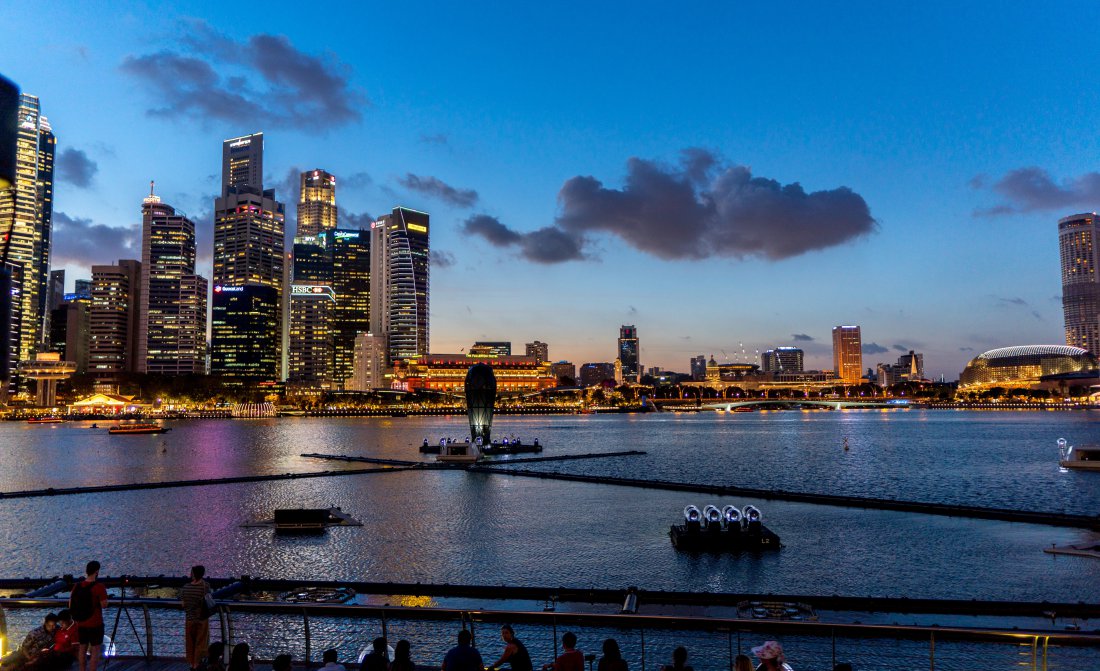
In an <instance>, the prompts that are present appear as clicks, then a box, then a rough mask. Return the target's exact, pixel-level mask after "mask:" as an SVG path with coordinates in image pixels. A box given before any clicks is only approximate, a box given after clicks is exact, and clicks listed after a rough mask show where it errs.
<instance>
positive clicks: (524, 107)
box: [0, 1, 1100, 380]
mask: <svg viewBox="0 0 1100 671" xmlns="http://www.w3.org/2000/svg"><path fill="white" fill-rule="evenodd" d="M343 4H344V3H335V2H334V3H306V2H296V3H274V2H269V3H249V2H236V3H223V2H170V3H155V2H154V3H148V5H147V6H141V7H138V6H132V7H127V3H119V2H110V3H108V2H81V3H64V2H50V3H3V5H2V6H0V31H2V32H3V44H4V45H5V46H6V47H7V48H5V49H4V50H3V53H4V56H3V58H2V59H0V73H2V74H4V75H5V76H7V77H9V78H11V79H12V80H14V81H15V82H16V83H17V84H19V86H20V87H21V88H22V89H23V91H24V92H27V93H32V94H35V95H38V96H40V97H41V100H42V109H43V112H44V114H45V115H46V116H47V117H49V119H50V122H51V124H52V126H53V129H54V132H55V133H56V135H57V137H58V169H59V173H60V179H59V181H58V184H57V185H56V187H55V211H54V239H55V253H54V264H53V267H54V268H55V269H56V268H62V267H64V268H65V269H66V271H67V274H68V282H69V286H70V287H71V286H72V282H73V280H74V279H76V278H78V277H87V276H88V275H89V272H88V267H89V266H90V265H91V264H92V263H110V262H114V261H115V260H116V259H118V258H140V249H139V247H140V244H138V243H139V241H140V222H141V199H142V198H143V197H144V196H145V195H146V194H147V193H148V184H149V180H151V179H155V180H156V182H157V192H158V195H160V196H161V197H162V198H164V200H165V201H166V202H168V203H169V204H171V205H173V206H175V207H177V208H178V209H182V210H184V211H185V212H187V213H188V214H189V215H191V216H192V218H194V219H195V220H196V222H197V223H198V225H199V229H200V233H199V246H200V263H201V267H200V272H202V273H203V274H205V275H207V276H209V266H210V253H211V249H210V247H211V226H212V224H211V211H212V209H213V198H214V195H215V194H216V192H217V190H218V185H219V180H220V175H219V171H220V161H221V141H222V140H223V139H225V138H228V137H233V136H237V135H243V134H247V133H251V132H255V131H263V132H264V133H265V137H266V153H265V172H266V175H265V186H266V187H268V188H275V189H276V195H277V197H278V198H279V199H280V200H282V201H284V202H286V203H287V214H288V217H287V218H288V227H289V226H290V225H292V222H293V218H294V217H293V214H294V202H296V199H297V172H298V171H300V170H304V169H312V168H323V169H326V170H328V171H330V172H332V173H333V174H335V175H336V176H337V180H338V181H337V201H338V205H339V206H340V210H341V212H340V214H341V217H342V219H343V225H346V226H350V227H358V226H359V225H360V224H363V223H364V222H369V221H370V219H371V217H373V216H378V215H380V214H383V213H385V212H387V211H388V210H389V209H391V208H392V207H393V206H395V205H404V206H408V207H412V208H415V209H421V210H426V211H428V212H430V213H431V215H432V247H433V257H434V259H433V260H434V263H433V266H432V285H431V291H432V295H431V305H432V314H431V349H432V350H433V351H436V352H448V351H458V350H459V349H460V348H463V347H469V345H470V344H471V343H472V342H473V341H474V340H478V339H485V340H511V341H512V342H513V347H514V348H517V349H519V350H520V352H521V353H522V345H523V343H524V342H526V341H530V340H534V339H539V340H543V341H546V342H549V343H550V355H551V358H553V359H555V360H558V359H569V360H571V361H574V362H576V363H578V364H579V363H582V362H585V361H607V360H612V359H613V358H614V356H615V338H616V337H617V335H618V327H619V325H620V324H636V325H637V326H638V331H639V336H640V338H641V343H642V363H643V365H645V366H647V367H648V366H654V365H658V366H661V367H663V368H671V369H674V370H680V371H686V370H687V368H688V358H689V357H690V356H692V355H695V354H706V355H711V354H713V355H714V356H715V358H717V359H718V360H719V361H721V360H723V359H728V360H740V359H743V358H746V357H747V358H750V359H751V360H754V361H757V362H758V360H759V359H758V357H756V355H755V350H757V349H765V348H768V347H772V346H776V345H796V346H801V347H803V348H804V349H805V350H806V353H807V366H808V367H831V359H830V352H831V340H830V329H831V327H832V326H834V325H836V324H853V323H855V324H860V325H861V326H862V327H863V340H864V345H865V354H866V355H865V357H864V367H869V366H871V367H873V366H874V364H875V363H877V362H879V361H891V362H892V361H893V360H894V359H896V357H897V354H898V351H903V350H908V349H916V350H918V351H922V352H924V353H925V367H926V374H928V375H929V376H934V377H938V376H939V375H940V374H943V375H945V376H946V377H947V378H948V379H949V380H953V379H956V378H957V376H958V373H959V372H960V371H961V370H962V367H963V366H964V365H965V363H966V361H967V360H968V359H969V358H971V357H972V356H974V355H976V354H977V353H980V352H981V351H983V350H986V349H990V348H992V347H999V346H1007V345H1018V344H1061V343H1063V342H1064V340H1063V334H1062V311H1061V302H1060V301H1061V297H1060V293H1061V285H1060V277H1059V270H1058V245H1057V231H1056V222H1057V219H1058V218H1059V217H1061V216H1064V215H1067V214H1072V213H1075V212H1082V211H1091V210H1093V209H1096V207H1097V203H1100V174H1097V173H1096V172H1094V170H1095V165H1094V160H1093V159H1094V157H1095V156H1096V155H1097V149H1098V147H1097V145H1098V143H1100V137H1098V134H1097V132H1096V129H1097V128H1100V118H1098V117H1100V105H1098V104H1097V103H1098V101H1097V97H1098V96H1100V87H1098V86H1097V85H1096V83H1097V82H1096V79H1097V73H1100V67H1098V65H1100V64H1098V60H1100V55H1098V50H1097V49H1096V48H1095V47H1094V46H1092V41H1093V40H1092V39H1091V37H1090V35H1089V34H1088V32H1087V31H1086V32H1085V33H1082V32H1081V31H1082V29H1085V28H1088V27H1091V26H1095V25H1097V23H1098V19H1100V16H1098V15H1100V5H1096V4H1092V3H997V4H995V5H994V4H988V3H933V2H925V3H915V4H914V3H905V4H901V3H871V2H868V3H857V2H852V3H844V4H842V5H836V4H835V3H833V4H831V5H830V4H827V3H815V4H814V5H809V4H807V5H801V4H797V3H787V4H782V3H745V2H733V1H727V2H697V3H649V2H642V3H637V2H634V3H622V4H611V3H575V4H566V3H499V4H495V5H492V4H488V3H439V4H434V3H393V2H390V3H363V4H361V5H360V6H358V7H355V8H352V9H346V8H344V7H343ZM16 47H17V48H16ZM742 352H744V353H745V354H742Z"/></svg>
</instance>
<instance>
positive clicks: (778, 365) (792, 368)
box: [760, 347, 804, 373]
mask: <svg viewBox="0 0 1100 671" xmlns="http://www.w3.org/2000/svg"><path fill="white" fill-rule="evenodd" d="M803 357H804V354H803V352H802V350H800V349H799V348H797V347H776V348H775V349H770V350H767V351H765V352H762V353H761V354H760V364H761V369H762V370H763V372H765V373H778V372H784V373H801V372H802V361H803Z"/></svg>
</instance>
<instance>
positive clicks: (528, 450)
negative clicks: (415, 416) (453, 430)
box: [420, 442, 542, 457]
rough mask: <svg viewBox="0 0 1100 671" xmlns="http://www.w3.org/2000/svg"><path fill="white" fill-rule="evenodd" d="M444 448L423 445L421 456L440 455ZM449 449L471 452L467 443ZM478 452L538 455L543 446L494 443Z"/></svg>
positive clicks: (485, 453)
mask: <svg viewBox="0 0 1100 671" xmlns="http://www.w3.org/2000/svg"><path fill="white" fill-rule="evenodd" d="M442 447H443V446H441V445H439V444H435V445H431V444H426V443H423V444H421V445H420V454H439V453H440V450H441V449H442ZM447 447H448V448H458V449H460V450H464V451H466V452H469V451H470V444H469V443H467V442H461V443H448V444H447ZM477 450H478V452H480V453H481V454H484V455H485V456H490V457H491V456H495V455H501V454H538V453H540V452H542V445H540V444H539V443H508V444H507V445H505V444H504V443H493V444H492V445H489V446H487V447H485V446H483V447H479V448H477Z"/></svg>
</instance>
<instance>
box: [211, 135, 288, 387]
mask: <svg viewBox="0 0 1100 671" xmlns="http://www.w3.org/2000/svg"><path fill="white" fill-rule="evenodd" d="M262 180H263V133H254V134H252V135H246V136H243V137H238V138H231V139H229V140H226V141H225V142H223V143H222V193H221V195H220V196H219V197H218V198H216V199H215V201H214V289H215V291H214V303H215V306H214V307H215V308H216V309H215V310H212V312H211V314H212V322H213V323H212V326H211V363H210V372H211V373H214V374H220V375H243V376H247V377H255V378H261V377H272V378H274V377H280V376H281V373H282V371H281V368H282V363H283V347H284V343H283V317H284V315H283V309H282V305H283V302H282V298H283V291H284V281H285V279H286V278H285V277H284V268H285V262H286V259H285V257H284V240H283V236H284V218H285V216H284V215H285V213H284V207H283V204H282V203H280V202H278V201H277V200H275V191H274V190H273V189H267V190H264V188H263V182H262ZM219 287H220V288H221V289H219ZM225 289H229V291H225ZM261 289H263V290H261ZM267 289H270V291H268V290H267ZM235 310H243V312H241V313H240V314H236V313H234V311H235ZM272 310H274V321H272V320H271V319H270V317H271V311H272ZM218 320H224V321H222V322H219V321H218ZM231 324H232V325H235V326H234V328H236V329H239V330H240V331H241V332H242V333H248V334H250V335H251V336H252V337H255V338H257V339H258V340H257V342H256V343H255V344H249V345H247V346H242V343H240V341H239V339H238V337H237V334H235V333H234V332H233V329H232V328H230V325H231ZM223 347H224V348H225V349H224V350H223V349H220V348H223ZM258 347H265V348H270V349H271V350H272V351H271V355H270V357H268V356H267V355H265V354H264V355H261V354H260V353H259V352H258V351H256V349H255V348H258ZM253 360H254V361H256V362H257V365H258V366H259V367H258V368H255V369H249V368H247V365H246V364H245V363H244V362H245V361H253ZM268 361H272V362H274V368H273V369H272V370H268V369H267V367H266V364H267V362H268ZM223 366H224V367H223Z"/></svg>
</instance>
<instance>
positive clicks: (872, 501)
mask: <svg viewBox="0 0 1100 671" xmlns="http://www.w3.org/2000/svg"><path fill="white" fill-rule="evenodd" d="M502 466H503V464H502ZM466 470H468V471H473V472H476V473H486V474H493V475H516V476H520V477H528V478H542V479H544V480H565V481H568V482H588V483H592V484H600V485H618V486H621V487H641V488H644V489H661V490H666V491H672V492H692V493H697V494H710V495H713V496H747V497H753V498H758V499H763V500H765V501H793V502H796V503H814V504H819V505H828V506H841V507H847V508H870V509H877V510H896V511H900V512H908V513H924V514H927V515H943V516H946V517H968V518H975V519H984V520H1000V521H1004V522H1022V523H1026V524H1042V525H1046V526H1054V527H1070V528H1074V529H1093V530H1100V516H1091V515H1075V514H1071V513H1055V512H1041V511H1028V510H1013V509H1011V508H986V507H982V506H964V505H955V504H949V503H929V502H923V501H902V500H897V499H878V498H872V497H867V496H845V495H839V494H813V493H807V492H788V491H785V490H782V489H758V488H754V487H738V486H735V485H706V484H696V483H690V482H671V481H668V480H638V479H635V478H619V477H613V476H599V475H574V474H570V473H552V472H548V471H533V470H525V469H520V468H501V467H500V466H495V465H494V466H485V465H480V464H477V465H471V466H467V467H466Z"/></svg>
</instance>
